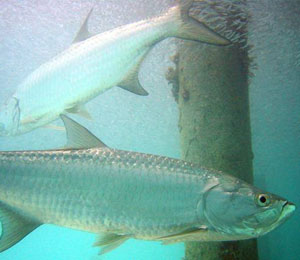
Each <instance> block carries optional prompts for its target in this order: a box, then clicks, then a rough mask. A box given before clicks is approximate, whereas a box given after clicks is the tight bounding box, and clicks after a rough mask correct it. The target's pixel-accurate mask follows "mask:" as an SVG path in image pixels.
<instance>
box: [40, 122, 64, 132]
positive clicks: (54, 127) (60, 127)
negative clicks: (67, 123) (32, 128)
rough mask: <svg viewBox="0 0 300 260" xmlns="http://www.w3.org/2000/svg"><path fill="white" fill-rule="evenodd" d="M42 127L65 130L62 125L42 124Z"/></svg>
mask: <svg viewBox="0 0 300 260" xmlns="http://www.w3.org/2000/svg"><path fill="white" fill-rule="evenodd" d="M43 128H49V129H53V130H57V131H65V128H64V127H63V126H59V125H53V124H48V125H44V126H43Z"/></svg>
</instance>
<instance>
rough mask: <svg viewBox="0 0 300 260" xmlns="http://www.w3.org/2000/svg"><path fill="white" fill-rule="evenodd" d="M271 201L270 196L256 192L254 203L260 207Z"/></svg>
mask: <svg viewBox="0 0 300 260" xmlns="http://www.w3.org/2000/svg"><path fill="white" fill-rule="evenodd" d="M270 203H271V199H270V196H269V195H267V194H258V195H257V196H256V204H257V205H258V206H261V207H267V206H269V205H270Z"/></svg>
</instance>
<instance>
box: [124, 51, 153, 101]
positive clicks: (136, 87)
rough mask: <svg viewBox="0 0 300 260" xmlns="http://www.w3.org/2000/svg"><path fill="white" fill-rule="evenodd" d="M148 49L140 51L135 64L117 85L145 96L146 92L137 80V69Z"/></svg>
mask: <svg viewBox="0 0 300 260" xmlns="http://www.w3.org/2000/svg"><path fill="white" fill-rule="evenodd" d="M147 53H148V50H147V51H146V52H144V53H142V54H141V55H140V56H139V57H138V58H137V63H136V65H135V66H134V67H133V68H132V69H131V70H130V71H129V72H128V74H127V75H126V77H125V78H124V79H123V80H122V81H121V82H120V83H119V84H118V86H119V87H120V88H122V89H125V90H128V91H130V92H132V93H134V94H137V95H140V96H147V95H148V92H147V91H146V90H145V89H144V88H143V87H142V85H141V84H140V82H139V69H140V65H141V63H142V62H143V60H144V58H145V56H146V55H147Z"/></svg>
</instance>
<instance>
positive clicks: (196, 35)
mask: <svg viewBox="0 0 300 260" xmlns="http://www.w3.org/2000/svg"><path fill="white" fill-rule="evenodd" d="M178 2H179V3H178V5H177V6H176V7H173V8H171V9H170V10H169V12H168V13H167V15H169V16H170V17H171V18H172V20H173V21H174V20H175V21H174V22H175V23H177V24H178V22H179V25H178V27H177V30H176V32H175V35H174V36H175V37H178V38H182V39H187V40H194V41H199V42H205V43H210V44H216V45H228V44H230V43H231V42H230V41H229V40H227V39H226V38H224V37H222V36H221V35H219V34H217V33H216V32H214V31H213V30H211V29H209V28H208V27H207V26H206V25H205V24H203V23H201V22H199V21H198V20H196V19H194V18H192V17H190V16H189V10H190V8H191V6H192V4H193V0H178Z"/></svg>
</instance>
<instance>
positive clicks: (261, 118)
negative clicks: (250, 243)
mask: <svg viewBox="0 0 300 260" xmlns="http://www.w3.org/2000/svg"><path fill="white" fill-rule="evenodd" d="M283 2H284V1H283V0H282V1H278V0H277V1H275V4H274V2H272V1H271V0H269V1H267V0H264V1H263V4H262V5H260V4H259V3H258V2H256V1H250V3H251V5H250V6H249V8H250V10H251V11H252V13H253V22H252V23H251V27H250V28H251V29H250V31H251V32H252V33H251V34H250V40H251V41H252V43H253V44H254V45H255V47H254V48H253V52H252V55H253V56H255V58H256V60H255V62H256V63H257V65H258V69H257V70H254V71H253V72H254V73H255V76H254V77H253V78H252V80H251V85H250V88H249V91H250V105H251V127H252V134H253V136H252V142H253V151H254V173H255V182H256V184H257V186H259V187H260V188H263V189H265V190H267V191H270V192H273V193H275V194H280V195H282V196H283V197H286V198H288V199H289V200H290V201H292V202H294V203H295V204H296V205H300V197H299V183H300V177H299V176H300V175H299V170H300V164H299V159H300V158H299V157H300V145H299V141H300V140H299V139H300V132H299V122H300V116H299V115H300V113H299V112H300V102H299V100H300V88H299V85H300V46H299V42H300V35H299V29H298V28H300V24H299V21H297V19H296V18H295V17H297V15H296V14H295V13H296V12H297V11H298V14H299V10H300V5H299V1H298V5H297V1H296V0H294V1H286V2H285V4H282V3H283ZM171 3H174V2H173V1H158V0H157V1H123V0H122V1H112V0H111V1H99V2H97V3H96V4H95V2H94V1H50V0H49V1H42V3H41V2H40V1H29V0H27V1H17V0H15V1H6V2H1V3H0V57H1V59H0V62H1V63H0V84H1V86H0V105H2V104H3V103H4V102H5V100H6V99H7V98H8V97H10V96H11V95H12V94H13V92H14V91H15V89H16V86H17V85H18V84H19V83H20V82H21V81H22V80H23V79H24V78H25V77H26V76H27V75H28V74H29V73H30V72H31V71H33V70H34V69H36V68H37V67H38V66H39V65H41V64H43V63H44V62H46V61H47V60H49V59H50V58H51V57H53V56H54V55H56V54H58V53H60V52H61V51H63V50H64V49H66V48H68V47H69V45H70V44H71V42H72V40H73V38H74V35H75V34H76V32H77V31H78V28H79V26H80V24H81V22H82V20H83V19H84V18H85V15H86V14H87V12H88V11H89V10H90V8H91V7H92V6H94V12H93V15H92V17H91V21H90V23H89V28H90V31H91V32H93V33H99V32H102V31H106V30H109V29H112V28H115V27H118V26H120V25H122V24H127V23H131V22H134V21H138V20H141V19H145V18H146V17H151V16H153V15H155V14H158V13H160V12H162V11H163V10H166V9H167V8H168V6H170V5H171ZM272 3H273V4H272ZM124 4H126V7H127V8H124ZM291 7H292V8H291ZM297 8H299V9H297ZM266 12H267V13H269V15H268V17H267V18H264V19H263V18H262V17H264V15H265V13H266ZM298 20H300V19H298ZM297 22H298V24H297ZM175 48H176V45H175V41H174V40H173V39H168V40H166V41H164V42H162V43H160V44H158V45H157V46H155V48H154V49H153V50H152V51H151V53H150V54H149V56H148V57H147V59H146V61H145V62H144V64H143V65H142V68H141V71H140V75H139V77H140V80H141V83H142V85H143V87H144V88H145V89H146V90H147V91H148V92H149V96H147V97H138V96H135V95H133V94H131V93H129V92H125V91H124V90H121V89H119V88H113V89H111V90H109V91H107V92H105V93H104V94H102V95H100V96H98V97H97V98H95V99H94V100H92V101H90V102H89V103H88V104H87V109H88V111H90V112H91V115H92V117H93V120H92V121H88V120H85V119H82V118H80V117H77V116H74V117H73V118H74V119H76V120H77V121H78V122H80V123H81V124H83V125H84V126H86V127H87V128H88V129H89V130H91V131H92V132H93V133H94V134H95V135H96V136H98V137H99V138H101V140H102V141H103V142H105V143H106V144H108V145H109V146H110V147H113V148H117V149H123V150H130V151H138V152H147V153H152V154H159V155H166V156H170V157H175V158H179V157H180V145H179V132H178V127H177V122H178V108H177V104H176V102H175V100H174V98H173V96H172V93H171V86H169V85H168V83H167V81H166V80H165V76H164V73H165V71H166V68H167V67H168V66H170V65H172V63H171V62H170V60H169V56H170V55H172V54H173V53H174V52H175ZM297 55H298V56H297ZM55 123H56V124H58V125H61V122H60V121H59V120H57V122H55ZM65 142H66V139H65V133H64V132H60V131H54V130H51V129H42V128H41V129H37V130H35V131H33V132H30V133H28V134H24V135H21V136H17V137H8V138H4V137H1V138H0V148H1V150H24V149H51V148H57V147H62V146H63V145H64V144H65ZM298 211H299V210H297V211H296V214H295V215H294V216H293V217H292V218H291V219H290V220H289V221H288V222H287V223H285V224H284V225H283V226H281V227H279V228H278V229H277V230H275V231H273V232H271V233H270V234H268V235H266V236H264V237H262V238H260V239H259V254H260V259H265V260H269V259H275V260H277V259H278V260H279V259H286V260H290V259H292V260H294V259H295V260H296V259H298V256H299V255H300V247H299V241H300V235H299V220H300V217H299V212H298ZM94 239H95V235H93V234H88V233H84V232H80V231H74V230H70V229H66V228H60V227H56V226H50V225H44V226H42V227H40V228H38V229H37V230H35V231H34V232H32V233H31V234H29V235H28V236H27V237H26V238H25V239H23V240H22V241H21V242H20V243H18V244H17V245H15V246H14V247H12V248H11V249H9V250H7V251H5V252H3V253H1V255H0V259H6V260H8V259H9V260H12V259H13V260H27V259H30V260H32V259H49V260H50V259H51V260H52V259H59V260H66V259H78V260H79V259H80V260H81V259H84V260H85V259H88V260H96V259H107V260H110V259H135V260H140V259H143V260H144V259H145V260H147V259H149V260H151V259H167V260H168V259H170V260H171V259H172V260H173V259H182V257H184V245H183V244H178V245H169V246H162V245H160V243H156V242H155V243H154V242H142V241H134V240H130V241H128V242H126V243H125V244H124V245H122V246H121V247H119V248H118V249H116V250H115V251H113V252H111V253H109V254H106V255H104V256H98V255H97V253H98V249H97V248H93V247H92V246H91V245H92V244H93V242H94Z"/></svg>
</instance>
